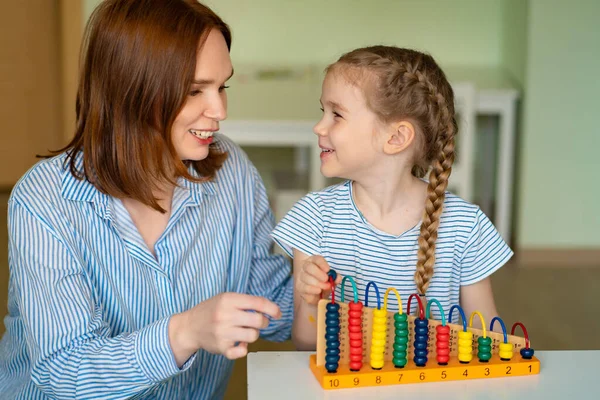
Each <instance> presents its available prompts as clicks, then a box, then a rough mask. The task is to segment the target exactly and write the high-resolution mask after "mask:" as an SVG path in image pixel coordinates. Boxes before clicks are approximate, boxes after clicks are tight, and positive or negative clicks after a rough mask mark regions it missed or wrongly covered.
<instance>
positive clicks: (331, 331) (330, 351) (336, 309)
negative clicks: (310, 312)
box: [325, 303, 340, 372]
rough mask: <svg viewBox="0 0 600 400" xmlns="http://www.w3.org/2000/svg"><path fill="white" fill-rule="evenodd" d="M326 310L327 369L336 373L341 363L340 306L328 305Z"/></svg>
mask: <svg viewBox="0 0 600 400" xmlns="http://www.w3.org/2000/svg"><path fill="white" fill-rule="evenodd" d="M325 309H326V310H327V312H326V313H325V326H326V329H325V345H326V348H325V354H326V356H325V369H326V370H327V372H336V371H337V369H338V367H339V361H340V305H339V304H337V303H327V306H326V307H325Z"/></svg>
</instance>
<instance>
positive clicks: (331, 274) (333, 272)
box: [327, 269, 337, 282]
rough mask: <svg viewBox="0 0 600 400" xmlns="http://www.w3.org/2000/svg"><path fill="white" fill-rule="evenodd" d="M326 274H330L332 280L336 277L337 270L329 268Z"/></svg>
mask: <svg viewBox="0 0 600 400" xmlns="http://www.w3.org/2000/svg"><path fill="white" fill-rule="evenodd" d="M327 275H328V276H330V277H331V278H332V279H333V281H334V282H335V280H336V279H337V272H335V271H334V270H332V269H330V270H329V272H328V273H327Z"/></svg>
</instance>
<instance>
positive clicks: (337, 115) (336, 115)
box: [333, 111, 342, 118]
mask: <svg viewBox="0 0 600 400" xmlns="http://www.w3.org/2000/svg"><path fill="white" fill-rule="evenodd" d="M333 115H334V116H335V117H339V118H342V116H341V115H340V114H338V113H336V112H335V111H334V112H333Z"/></svg>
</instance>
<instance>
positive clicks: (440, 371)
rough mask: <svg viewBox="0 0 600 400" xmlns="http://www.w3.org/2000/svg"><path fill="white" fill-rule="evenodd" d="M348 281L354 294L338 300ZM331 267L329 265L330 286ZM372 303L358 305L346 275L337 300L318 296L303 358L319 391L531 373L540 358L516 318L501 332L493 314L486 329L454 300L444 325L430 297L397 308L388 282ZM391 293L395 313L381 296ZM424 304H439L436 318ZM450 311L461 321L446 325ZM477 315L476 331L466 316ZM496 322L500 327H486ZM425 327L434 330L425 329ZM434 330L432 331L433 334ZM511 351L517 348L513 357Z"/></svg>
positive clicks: (435, 301) (441, 310)
mask: <svg viewBox="0 0 600 400" xmlns="http://www.w3.org/2000/svg"><path fill="white" fill-rule="evenodd" d="M347 280H349V281H350V282H351V283H352V287H353V291H354V300H353V301H351V302H349V303H344V290H343V286H344V284H345V282H346V281H347ZM334 281H335V272H333V271H330V283H331V285H332V289H333V286H334V283H333V282H334ZM370 286H373V287H374V289H375V291H376V294H377V303H378V304H377V308H371V307H367V306H364V307H363V305H362V303H361V302H360V301H359V300H358V294H357V290H356V285H355V283H354V281H353V279H352V278H351V277H344V279H343V280H342V298H341V302H336V301H335V297H334V293H335V291H334V290H332V297H331V300H326V299H321V300H320V301H319V304H318V315H317V335H318V338H317V352H316V354H313V355H311V356H310V363H309V364H310V368H311V370H312V372H313V374H314V375H315V377H316V378H317V380H318V381H319V383H320V385H321V386H322V387H323V388H324V389H342V388H353V387H365V386H383V385H398V384H405V383H426V382H439V381H452V380H467V379H479V378H497V377H512V376H523V375H535V374H539V372H540V361H539V359H537V358H536V357H535V356H534V355H533V354H534V350H533V349H532V348H531V347H530V346H529V337H528V334H527V330H526V329H525V326H524V325H523V324H521V323H520V322H517V323H515V324H514V325H513V326H512V329H511V333H510V335H509V334H507V331H506V327H505V325H504V322H503V321H502V319H500V318H499V317H495V318H494V319H493V320H492V321H491V323H490V327H489V329H486V327H485V322H484V320H483V316H482V315H481V313H479V312H477V311H475V312H473V313H472V314H471V316H470V318H469V323H468V326H467V318H466V316H465V315H464V312H463V310H462V309H461V308H460V306H458V305H455V306H453V307H452V308H451V309H450V312H449V313H448V323H447V322H446V317H445V315H444V311H443V309H442V306H441V304H440V303H439V302H438V301H437V300H435V299H431V300H430V301H429V302H428V303H427V305H423V304H422V301H421V299H420V298H419V296H418V295H416V294H413V295H411V296H410V297H409V299H408V304H407V312H406V313H404V312H403V311H402V299H401V298H400V295H399V294H398V292H397V291H396V289H395V288H389V289H387V291H386V292H385V295H384V301H383V307H381V301H380V296H379V290H378V288H377V285H376V284H375V283H374V282H369V284H368V285H367V288H366V293H365V302H366V301H367V296H366V294H367V293H368V291H369V287H370ZM391 292H393V293H394V294H395V295H396V296H397V299H398V306H399V310H398V311H395V312H394V311H388V310H387V298H388V296H389V294H390V293H391ZM413 298H416V300H417V301H418V306H419V316H418V317H416V316H412V315H410V303H411V300H412V299H413ZM431 306H436V307H439V310H440V313H441V315H442V320H441V321H437V320H433V319H429V315H430V308H431ZM454 310H456V311H457V312H458V314H460V316H461V318H462V325H458V324H452V323H450V321H451V318H452V313H453V312H454ZM474 316H477V317H479V318H480V319H481V325H482V329H475V328H473V327H472V323H473V317H474ZM495 322H498V323H499V324H500V325H501V327H502V330H503V333H497V332H493V331H492V329H493V327H494V323H495ZM517 327H520V328H521V329H522V330H523V333H524V336H525V337H524V338H522V337H518V336H515V335H514V331H515V328H517ZM431 328H434V329H435V331H436V334H435V335H432V334H430V332H431ZM434 336H435V337H434ZM514 350H519V354H518V355H517V356H516V357H513V352H514Z"/></svg>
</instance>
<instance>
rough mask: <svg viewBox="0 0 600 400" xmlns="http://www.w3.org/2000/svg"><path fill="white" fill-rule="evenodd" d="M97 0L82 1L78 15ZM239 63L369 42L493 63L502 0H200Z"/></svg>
mask: <svg viewBox="0 0 600 400" xmlns="http://www.w3.org/2000/svg"><path fill="white" fill-rule="evenodd" d="M98 3H99V0H85V7H84V8H85V10H84V12H85V15H86V17H87V16H88V15H89V14H90V13H91V10H92V9H93V7H94V6H95V5H96V4H98ZM205 3H206V4H208V5H209V6H211V8H213V9H214V10H215V11H216V12H217V13H218V14H219V15H220V16H221V17H222V18H223V19H224V20H225V21H226V22H227V23H228V24H230V26H231V27H232V30H233V38H234V39H233V41H234V44H233V49H232V58H233V61H234V62H235V63H241V64H256V63H264V64H266V63H270V64H275V65H277V64H286V65H287V64H289V63H296V64H307V63H311V64H312V63H316V64H328V63H329V62H331V61H334V59H335V58H337V57H338V56H339V55H340V54H341V53H342V52H343V51H346V50H350V49H352V48H355V47H359V46H361V45H367V44H373V43H380V42H381V43H392V42H393V43H394V44H398V45H405V46H411V47H416V48H421V49H426V50H427V51H428V52H431V53H432V54H433V55H434V56H435V57H436V58H438V59H439V60H440V61H442V62H443V63H444V64H448V65H468V66H495V65H498V64H499V62H500V57H501V42H500V40H499V32H500V30H501V26H502V10H503V6H504V0H460V1H452V0H403V1H399V0H377V1H365V0H302V1H282V0H207V1H205Z"/></svg>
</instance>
